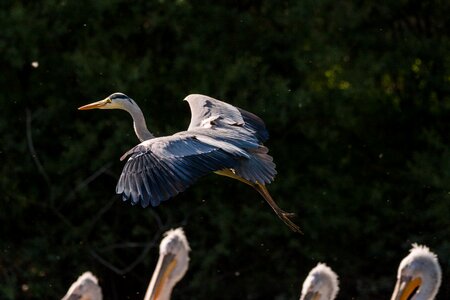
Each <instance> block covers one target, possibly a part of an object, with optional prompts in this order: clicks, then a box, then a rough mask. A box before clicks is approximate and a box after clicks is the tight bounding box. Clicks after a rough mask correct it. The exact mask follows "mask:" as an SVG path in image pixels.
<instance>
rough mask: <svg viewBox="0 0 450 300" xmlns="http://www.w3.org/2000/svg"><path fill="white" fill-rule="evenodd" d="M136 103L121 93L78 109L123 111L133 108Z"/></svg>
mask: <svg viewBox="0 0 450 300" xmlns="http://www.w3.org/2000/svg"><path fill="white" fill-rule="evenodd" d="M135 105H136V103H135V102H134V101H133V99H131V98H130V97H128V96H127V95H125V94H123V93H114V94H111V95H109V96H108V97H106V98H105V99H103V100H100V101H97V102H93V103H89V104H87V105H83V106H81V107H78V109H79V110H88V109H95V108H98V109H124V110H127V108H129V107H132V106H135Z"/></svg>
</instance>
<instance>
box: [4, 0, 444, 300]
mask: <svg viewBox="0 0 450 300" xmlns="http://www.w3.org/2000/svg"><path fill="white" fill-rule="evenodd" d="M377 2H379V1H345V0H344V1H331V0H322V1H270V0H265V1H211V2H206V1H191V0H177V1H172V0H160V1H123V0H115V1H105V0H102V1H54V0H45V1H20V2H19V1H2V3H1V4H0V7H1V10H0V28H1V31H0V68H1V73H2V74H1V76H0V89H1V93H0V101H1V102H0V105H1V109H0V114H1V119H0V130H1V143H0V147H1V148H0V160H1V166H0V168H1V177H0V190H1V192H2V197H1V201H0V203H1V209H0V221H1V226H0V251H1V253H0V298H1V299H59V298H60V297H62V296H63V295H64V294H65V292H66V290H67V288H68V287H69V285H70V284H71V282H72V281H74V280H75V279H76V278H77V277H78V275H80V274H81V273H82V272H84V271H86V270H91V271H92V272H93V273H95V274H96V275H97V276H98V277H99V279H100V284H101V286H102V288H103V291H104V295H105V299H142V298H143V296H144V293H145V290H146V288H147V284H148V282H149V280H150V277H151V274H152V272H153V268H154V266H155V263H156V260H157V257H158V244H159V241H160V239H161V234H162V232H164V231H165V230H167V229H169V228H173V227H177V226H183V227H184V228H185V231H186V234H187V236H188V239H189V241H190V245H191V248H192V252H191V264H190V270H189V271H188V273H187V274H186V276H185V277H184V279H183V280H182V281H181V282H180V283H179V284H178V285H177V286H176V287H175V289H174V294H173V299H298V297H299V295H300V287H301V284H302V282H303V280H304V278H305V277H306V275H307V273H308V272H309V270H310V269H311V268H312V267H313V266H315V265H316V264H317V262H326V263H327V264H328V265H330V266H331V267H332V268H333V269H334V270H335V271H336V272H337V273H338V275H339V276H340V281H341V290H340V293H339V295H338V298H339V299H389V298H390V296H391V294H392V290H393V287H394V283H395V277H396V272H397V267H398V264H399V262H400V260H401V259H402V258H403V257H404V256H405V255H406V254H407V253H408V250H409V249H410V247H411V243H413V242H418V243H422V244H425V245H428V246H429V247H430V248H431V249H432V250H433V251H434V252H435V253H437V254H438V256H439V260H440V263H441V266H442V268H443V276H444V278H443V284H442V286H441V289H440V292H439V294H438V297H437V298H438V299H450V286H449V284H448V282H449V275H450V274H449V272H450V150H449V149H450V147H449V146H450V98H449V90H450V88H449V86H450V71H449V70H450V68H449V67H450V54H449V53H450V51H449V50H450V47H449V45H450V43H449V35H448V28H449V25H450V24H449V18H448V16H449V8H450V2H448V1H404V0H399V1H389V2H387V3H384V4H383V3H377ZM33 63H34V66H33ZM116 91H121V92H124V93H126V94H128V95H129V96H130V97H132V98H133V99H135V100H136V101H137V102H138V103H139V105H140V106H141V108H142V110H143V111H144V114H145V115H146V116H147V123H148V125H149V128H150V130H151V131H152V132H153V133H154V134H155V135H157V136H160V135H167V134H172V133H174V132H176V131H180V130H184V129H185V128H186V127H187V124H188V123H189V119H190V112H189V108H188V105H187V103H185V102H183V101H182V99H183V98H184V97H185V96H186V95H188V94H190V93H202V94H207V95H210V96H213V97H215V98H219V99H224V100H226V101H228V102H229V103H231V104H233V105H236V106H239V107H242V108H244V109H247V110H250V111H252V112H254V113H256V114H257V115H259V116H260V117H262V118H263V119H264V120H265V122H266V125H267V127H268V129H269V131H270V133H271V138H270V139H269V141H268V142H267V146H268V147H269V148H270V153H271V154H272V155H273V157H274V159H275V162H276V163H277V170H278V176H277V178H276V180H275V182H274V183H272V184H271V185H270V186H269V190H270V191H271V193H272V195H273V197H274V198H275V200H277V202H278V203H279V204H280V206H281V207H282V208H284V209H285V210H287V211H293V212H296V213H297V216H298V217H297V222H298V224H299V225H300V226H301V227H302V229H303V231H304V233H305V235H304V236H301V235H298V234H294V233H292V232H290V231H289V229H288V228H287V227H286V226H285V225H284V224H283V223H282V222H280V220H279V219H278V218H277V217H276V216H275V214H274V213H273V212H272V211H271V209H270V208H269V206H268V205H267V204H266V203H265V202H264V200H263V199H262V198H261V197H260V196H259V195H258V194H257V193H256V192H255V191H254V190H252V189H251V188H249V187H248V186H245V185H243V184H241V183H239V182H237V181H233V180H229V179H227V178H223V177H219V176H216V175H210V176H206V177H204V178H203V179H201V180H199V182H197V183H196V184H195V185H194V186H193V187H191V188H190V189H188V190H187V191H186V192H184V193H182V194H180V195H179V196H177V197H175V198H173V199H171V200H170V201H167V202H165V203H163V204H162V205H161V206H159V207H157V208H155V209H152V208H147V209H142V208H140V207H132V206H131V205H130V204H129V203H123V202H122V201H121V200H120V199H119V198H118V197H117V196H115V193H114V190H115V184H116V182H117V179H118V176H119V174H120V172H121V170H122V167H123V164H124V163H123V162H120V161H119V157H120V156H121V155H122V154H123V153H124V152H125V151H127V150H128V149H130V148H131V147H133V146H134V145H135V144H137V142H138V140H137V138H136V137H135V135H134V132H133V129H132V122H131V118H130V117H129V116H128V115H127V114H126V113H125V112H121V111H99V110H96V111H90V112H80V111H77V110H76V108H77V107H79V106H81V105H83V104H87V103H89V102H92V101H96V100H100V99H102V98H104V97H106V96H107V95H109V94H111V93H112V92H116Z"/></svg>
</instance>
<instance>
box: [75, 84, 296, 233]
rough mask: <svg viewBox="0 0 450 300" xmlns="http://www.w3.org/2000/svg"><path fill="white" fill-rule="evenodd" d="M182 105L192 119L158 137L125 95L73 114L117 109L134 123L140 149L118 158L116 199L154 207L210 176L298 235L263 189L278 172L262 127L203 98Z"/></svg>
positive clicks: (244, 114)
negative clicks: (243, 189) (255, 198)
mask: <svg viewBox="0 0 450 300" xmlns="http://www.w3.org/2000/svg"><path fill="white" fill-rule="evenodd" d="M184 100H186V101H187V102H188V103H189V106H190V108H191V113H192V115H191V122H190V124H189V127H188V129H187V130H186V131H181V132H178V133H175V134H173V135H170V136H163V137H155V136H154V135H153V134H151V133H150V131H149V130H148V129H147V125H146V122H145V118H144V115H143V114H142V111H141V109H140V108H139V106H138V105H137V104H136V102H135V101H134V100H133V99H131V98H129V97H128V96H126V95H125V94H122V93H114V94H112V95H110V96H108V97H107V98H105V99H104V100H101V101H97V102H94V103H91V104H87V105H84V106H81V107H79V108H78V109H79V110H88V109H94V108H98V109H122V110H125V111H127V112H128V113H129V114H130V115H131V117H132V118H133V125H134V131H135V132H136V135H137V137H138V138H139V140H140V141H141V143H140V144H138V145H137V146H135V147H134V148H132V149H131V150H129V151H128V152H126V153H125V154H124V155H123V156H122V157H121V160H123V159H125V158H126V157H128V156H129V159H128V161H127V162H126V164H125V166H124V168H123V171H122V174H121V175H120V178H119V182H118V183H117V186H116V193H118V194H121V195H122V199H123V200H124V201H126V200H130V201H131V203H132V204H137V203H140V204H141V205H142V206H143V207H147V206H148V205H149V204H151V205H152V206H157V205H159V204H160V203H161V201H165V200H167V199H169V198H171V197H173V196H175V195H177V194H178V193H180V192H182V191H184V190H185V189H186V188H188V187H189V186H190V185H192V184H193V183H194V182H195V181H196V180H197V179H198V178H200V177H201V176H204V175H206V174H209V173H211V172H214V173H216V174H219V175H223V176H227V177H231V178H233V179H237V180H239V181H241V182H244V183H246V184H248V185H250V186H252V187H253V188H254V189H256V190H257V191H258V192H259V193H260V194H261V195H262V196H263V197H264V199H265V200H266V201H267V203H268V204H269V205H270V206H271V207H272V209H273V210H274V211H275V213H276V214H277V215H278V217H279V218H280V219H281V220H282V221H283V222H284V223H285V224H286V225H287V226H288V227H289V228H291V230H293V231H296V232H301V231H300V228H299V227H298V226H297V225H296V224H295V223H294V222H293V221H292V220H291V218H292V217H293V216H294V214H292V213H287V212H285V211H284V210H282V209H281V208H280V207H279V206H278V205H277V204H276V203H275V201H274V200H273V199H272V197H271V196H270V194H269V191H268V190H267V188H266V187H265V185H266V184H268V183H270V182H272V181H273V179H274V177H275V174H276V173H277V172H276V170H275V164H274V163H273V159H272V157H271V156H270V155H268V151H269V150H268V148H267V147H265V146H264V145H263V142H265V141H266V140H267V139H268V138H269V134H268V132H267V129H266V127H265V124H264V122H263V121H262V120H261V119H260V118H259V117H257V116H256V115H254V114H252V113H250V112H248V111H245V110H243V109H240V108H238V107H234V106H232V105H231V104H228V103H225V102H222V101H219V100H217V99H214V98H211V97H208V96H204V95H198V94H195V95H189V96H187V97H186V98H185V99H184Z"/></svg>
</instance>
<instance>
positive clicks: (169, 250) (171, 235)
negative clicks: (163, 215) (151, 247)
mask: <svg viewBox="0 0 450 300" xmlns="http://www.w3.org/2000/svg"><path fill="white" fill-rule="evenodd" d="M164 235H165V237H164V239H163V240H162V241H161V244H160V245H159V259H158V263H157V264H156V268H155V271H154V272H153V276H152V279H151V280H150V284H149V286H148V289H147V292H146V293H145V298H144V300H169V299H170V295H171V294H172V289H173V287H174V286H175V284H177V282H178V281H180V280H181V278H183V276H184V274H186V271H187V269H188V265H189V251H190V250H191V249H190V248H189V244H188V241H187V239H186V236H185V235H184V232H183V229H182V228H177V229H172V230H169V231H167V232H166V233H165V234H164Z"/></svg>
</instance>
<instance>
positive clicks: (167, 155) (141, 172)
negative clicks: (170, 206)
mask: <svg viewBox="0 0 450 300" xmlns="http://www.w3.org/2000/svg"><path fill="white" fill-rule="evenodd" d="M126 155H131V156H130V158H129V159H128V161H127V163H126V164H125V166H124V169H123V171H122V174H121V175H120V179H119V182H118V183H117V187H116V192H117V193H118V194H121V195H122V199H123V200H124V201H125V200H128V199H129V200H131V203H132V204H137V203H139V202H140V203H141V205H142V206H143V207H146V206H148V205H149V204H151V205H152V206H157V205H159V204H160V203H161V201H164V200H167V199H169V198H171V197H173V196H175V195H176V194H178V193H180V192H182V191H184V190H185V189H186V188H187V187H189V186H190V185H191V184H192V183H194V182H195V181H196V180H197V179H198V178H200V177H202V176H204V175H206V174H208V173H211V172H213V171H217V170H221V169H225V168H232V167H234V166H236V165H237V164H238V161H239V158H240V157H243V156H245V152H244V151H242V150H240V149H238V148H237V147H232V146H231V145H230V147H228V148H224V147H219V146H217V145H214V144H209V143H208V137H197V136H195V135H193V134H189V133H188V132H182V133H178V134H175V135H173V136H168V137H162V138H155V139H152V140H148V141H145V142H142V143H141V144H139V145H137V146H136V147H134V148H133V149H131V150H130V151H128V152H127V153H126Z"/></svg>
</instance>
